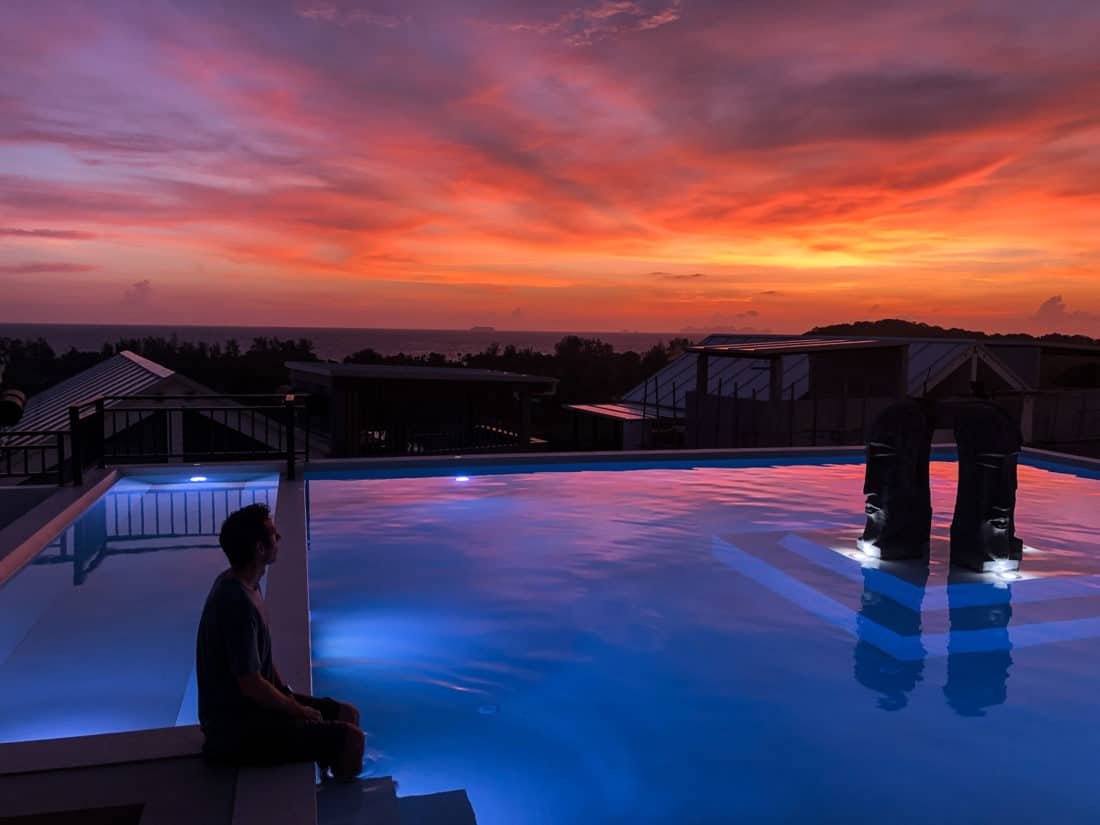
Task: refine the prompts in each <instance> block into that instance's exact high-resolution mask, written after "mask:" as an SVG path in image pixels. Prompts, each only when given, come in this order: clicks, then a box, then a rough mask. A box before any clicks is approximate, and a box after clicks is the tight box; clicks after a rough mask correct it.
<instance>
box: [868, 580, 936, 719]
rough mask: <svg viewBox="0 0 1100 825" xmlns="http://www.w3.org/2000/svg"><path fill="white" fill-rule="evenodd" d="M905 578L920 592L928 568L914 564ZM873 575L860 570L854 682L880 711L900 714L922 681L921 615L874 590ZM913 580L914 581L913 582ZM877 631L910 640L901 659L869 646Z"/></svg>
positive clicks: (871, 644) (918, 608)
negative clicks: (875, 701) (872, 694)
mask: <svg viewBox="0 0 1100 825" xmlns="http://www.w3.org/2000/svg"><path fill="white" fill-rule="evenodd" d="M909 572H910V573H911V576H912V578H907V580H910V581H912V582H913V584H916V585H917V586H919V587H921V588H923V587H924V585H925V583H926V582H927V580H928V565H926V564H920V563H916V564H913V565H912V570H911V571H909ZM875 574H876V571H875V570H872V569H868V568H864V569H863V595H862V597H861V598H860V607H859V619H858V641H857V642H856V647H855V677H856V681H857V682H859V683H860V684H861V685H863V686H864V687H866V688H868V689H869V690H872V691H874V692H875V693H877V694H878V695H879V698H878V706H879V707H880V708H881V709H882V710H901V709H902V708H904V707H905V706H906V705H908V704H909V694H910V693H912V692H913V690H914V689H915V688H916V687H917V685H918V684H919V683H920V682H921V680H922V679H923V678H924V660H925V656H926V654H927V651H925V649H924V646H923V644H922V643H921V640H920V636H921V611H920V606H919V605H918V606H917V607H916V609H914V608H912V607H910V606H907V605H903V604H899V603H898V602H896V601H894V600H893V599H891V598H890V597H889V596H885V595H883V594H882V593H879V592H878V591H877V590H876V589H875V581H874V577H875ZM914 579H915V580H914ZM879 628H886V629H888V630H889V631H892V632H894V633H897V634H899V635H901V636H903V637H906V638H908V639H911V640H912V644H911V645H910V646H909V647H908V649H907V650H906V649H903V650H902V651H899V652H902V653H903V656H902V657H898V656H892V655H891V654H889V653H887V652H885V651H883V650H882V649H881V648H879V647H877V646H876V645H875V644H874V643H873V641H872V640H873V639H874V638H875V635H876V634H877V633H878V632H881V631H879Z"/></svg>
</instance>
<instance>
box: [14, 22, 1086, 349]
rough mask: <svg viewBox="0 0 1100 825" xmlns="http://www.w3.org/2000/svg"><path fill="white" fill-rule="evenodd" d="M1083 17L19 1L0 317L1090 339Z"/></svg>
mask: <svg viewBox="0 0 1100 825" xmlns="http://www.w3.org/2000/svg"><path fill="white" fill-rule="evenodd" d="M1098 43H1100V3H1098V2H1096V0H1080V2H1076V1H1075V0H1043V2H1036V0H986V2H966V0H950V1H948V0H922V1H921V2H907V3H900V2H889V0H790V2H787V0H746V1H745V2H740V1H739V0H637V1H636V2H632V1H629V0H571V1H570V2H565V0H474V1H472V2H461V0H400V2H374V1H372V0H300V2H295V1H294V0H233V1H232V2H231V1H230V0H224V1H222V0H219V1H218V2H215V0H177V1H176V2H167V1H166V0H139V1H138V2H132V3H130V2H126V3H123V2H115V0H81V1H80V2H72V3H64V2H54V0H28V2H19V0H0V287H2V289H0V321H9V322H11V321H44V322H47V321H55V322H85V323H173V324H250V325H252V324H255V325H269V324H272V325H273V324H278V325H307V326H308V325H314V326H316V325H324V326H384V327H448V328H462V327H466V326H470V325H474V324H489V325H494V326H497V327H499V328H511V329H551V330H619V329H638V330H658V331H666V332H667V331H679V330H695V331H699V330H714V331H741V330H768V331H772V332H788V331H790V332H800V331H803V330H805V329H808V328H809V327H811V326H814V325H816V324H824V323H834V322H840V321H852V320H858V319H872V318H882V317H905V318H910V319H913V320H919V321H926V322H930V323H939V324H945V325H960V326H969V327H973V328H980V329H985V330H989V331H1008V330H1023V331H1028V332H1048V331H1054V330H1057V331H1064V332H1083V333H1086V334H1091V335H1100V48H1098V46H1097V44H1098Z"/></svg>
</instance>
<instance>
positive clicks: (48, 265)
mask: <svg viewBox="0 0 1100 825" xmlns="http://www.w3.org/2000/svg"><path fill="white" fill-rule="evenodd" d="M98 268H99V267H97V266H93V265H91V264H74V263H68V262H64V261H53V262H40V263H22V264H0V275H70V274H73V273H78V272H93V271H95V270H96V269H98Z"/></svg>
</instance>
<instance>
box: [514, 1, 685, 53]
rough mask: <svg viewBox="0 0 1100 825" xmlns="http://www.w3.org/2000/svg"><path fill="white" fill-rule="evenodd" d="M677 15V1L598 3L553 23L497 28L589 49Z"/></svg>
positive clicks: (552, 21) (557, 18) (522, 23)
mask: <svg viewBox="0 0 1100 825" xmlns="http://www.w3.org/2000/svg"><path fill="white" fill-rule="evenodd" d="M680 14H681V8H680V0H671V2H661V3H659V4H653V3H647V2H632V1H631V0H601V2H599V3H597V4H595V5H587V6H579V7H577V8H574V9H570V10H568V11H566V12H564V13H563V14H561V15H559V16H558V17H556V18H554V19H552V20H537V21H533V22H518V23H500V24H496V25H497V27H498V28H501V29H504V30H507V31H512V32H534V33H536V34H554V35H557V36H559V37H561V38H562V39H563V40H564V41H565V42H566V43H569V44H570V45H573V46H591V45H593V44H595V43H597V42H599V41H600V40H603V39H605V38H608V37H612V36H614V35H619V34H625V33H628V32H640V31H647V30H649V29H656V28H660V27H661V26H666V25H668V24H669V23H675V22H676V21H677V20H679V19H680Z"/></svg>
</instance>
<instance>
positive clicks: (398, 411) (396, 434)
mask: <svg viewBox="0 0 1100 825" xmlns="http://www.w3.org/2000/svg"><path fill="white" fill-rule="evenodd" d="M287 368H288V369H289V370H290V379H291V382H292V383H293V385H294V387H295V389H296V390H298V391H304V392H307V393H309V394H310V406H309V409H310V420H311V426H312V428H313V429H314V431H316V432H318V433H320V434H321V435H322V436H324V437H327V439H328V446H329V449H328V452H329V454H330V455H332V456H365V455H408V454H413V455H416V454H431V453H441V452H451V451H455V450H461V451H463V452H473V451H486V452H488V451H494V450H527V449H531V448H538V447H540V446H543V445H544V444H545V442H544V441H542V440H540V439H538V438H535V437H533V435H532V432H531V404H532V402H533V400H534V399H535V398H537V397H541V396H550V395H553V393H554V391H555V389H556V388H557V379H554V378H542V377H539V376H534V375H521V374H519V373H511V372H498V371H495V370H482V369H468V368H465V367H419V366H389V365H373V364H334V363H314V362H308V361H292V362H289V363H288V364H287Z"/></svg>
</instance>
